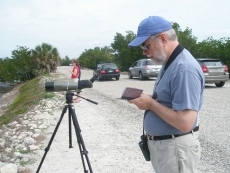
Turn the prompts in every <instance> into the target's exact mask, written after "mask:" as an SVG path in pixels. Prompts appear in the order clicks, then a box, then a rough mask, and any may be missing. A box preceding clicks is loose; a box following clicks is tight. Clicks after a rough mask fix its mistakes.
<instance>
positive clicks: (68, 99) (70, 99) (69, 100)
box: [66, 91, 98, 105]
mask: <svg viewBox="0 0 230 173" xmlns="http://www.w3.org/2000/svg"><path fill="white" fill-rule="evenodd" d="M73 96H77V97H80V98H82V99H84V100H86V101H88V102H91V103H93V104H95V105H98V103H97V102H95V101H93V100H90V99H87V98H84V97H81V96H79V95H76V94H74V93H73V92H71V91H67V92H66V103H67V104H71V103H73Z"/></svg>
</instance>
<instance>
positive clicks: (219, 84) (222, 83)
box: [215, 82, 225, 87]
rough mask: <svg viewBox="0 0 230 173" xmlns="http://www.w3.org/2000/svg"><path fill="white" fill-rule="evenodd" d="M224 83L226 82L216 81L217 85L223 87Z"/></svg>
mask: <svg viewBox="0 0 230 173" xmlns="http://www.w3.org/2000/svg"><path fill="white" fill-rule="evenodd" d="M224 84H225V82H220V83H215V85H216V86H217V87H223V86H224Z"/></svg>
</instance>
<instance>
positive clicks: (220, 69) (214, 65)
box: [197, 58, 229, 87]
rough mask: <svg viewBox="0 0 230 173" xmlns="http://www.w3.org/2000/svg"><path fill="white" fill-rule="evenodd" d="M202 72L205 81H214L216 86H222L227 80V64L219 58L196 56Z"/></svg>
mask: <svg viewBox="0 0 230 173" xmlns="http://www.w3.org/2000/svg"><path fill="white" fill-rule="evenodd" d="M197 61H198V62H199V64H200V66H201V68H202V71H203V72H204V77H205V83H215V85H216V86H217V87H223V86H224V84H225V81H227V80H229V72H228V66H227V65H225V64H224V63H223V62H221V60H219V59H212V58H197Z"/></svg>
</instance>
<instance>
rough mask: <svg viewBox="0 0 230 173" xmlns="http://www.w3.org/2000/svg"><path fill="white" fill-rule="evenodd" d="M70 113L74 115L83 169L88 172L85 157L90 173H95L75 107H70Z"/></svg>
mask: <svg viewBox="0 0 230 173" xmlns="http://www.w3.org/2000/svg"><path fill="white" fill-rule="evenodd" d="M69 111H70V113H71V115H72V120H73V124H74V127H75V132H76V136H77V142H78V146H79V150H80V154H81V158H82V164H83V167H84V172H85V173H87V172H88V171H87V170H86V167H85V162H84V158H83V155H84V156H85V158H86V161H87V164H88V167H89V170H90V173H93V170H92V168H91V165H90V161H89V158H88V151H87V150H86V147H85V144H84V141H83V138H82V135H81V129H80V126H79V123H78V120H77V116H76V114H75V109H74V106H73V105H69Z"/></svg>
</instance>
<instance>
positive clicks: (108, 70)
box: [93, 62, 120, 81]
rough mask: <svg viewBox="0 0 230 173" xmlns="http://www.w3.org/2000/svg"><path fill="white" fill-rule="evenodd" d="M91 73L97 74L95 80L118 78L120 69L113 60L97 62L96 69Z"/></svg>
mask: <svg viewBox="0 0 230 173" xmlns="http://www.w3.org/2000/svg"><path fill="white" fill-rule="evenodd" d="M93 75H97V80H98V81H101V80H102V79H112V78H115V79H116V80H119V78H120V69H119V68H118V67H117V65H116V64H115V63H113V62H102V63H99V64H97V69H96V70H94V72H93Z"/></svg>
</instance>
